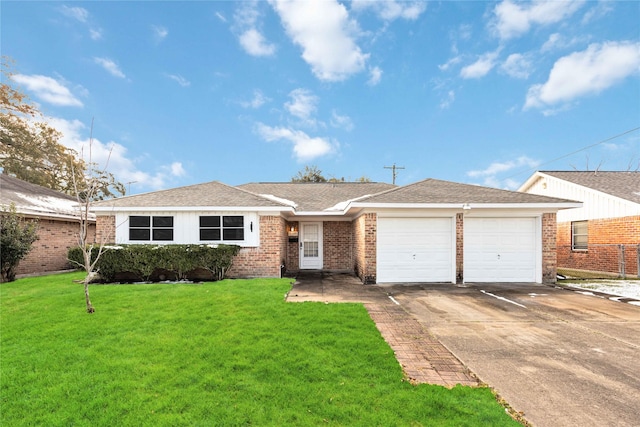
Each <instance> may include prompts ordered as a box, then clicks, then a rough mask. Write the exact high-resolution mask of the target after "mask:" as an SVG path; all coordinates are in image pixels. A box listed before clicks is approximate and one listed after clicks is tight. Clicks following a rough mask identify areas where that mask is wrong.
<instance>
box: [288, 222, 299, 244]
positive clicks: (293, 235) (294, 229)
mask: <svg viewBox="0 0 640 427" xmlns="http://www.w3.org/2000/svg"><path fill="white" fill-rule="evenodd" d="M287 236H289V241H290V242H297V241H298V224H297V223H294V224H289V225H287Z"/></svg>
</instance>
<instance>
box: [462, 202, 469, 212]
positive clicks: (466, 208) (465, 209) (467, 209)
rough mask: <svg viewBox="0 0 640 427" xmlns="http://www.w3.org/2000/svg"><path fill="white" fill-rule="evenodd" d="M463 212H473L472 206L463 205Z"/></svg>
mask: <svg viewBox="0 0 640 427" xmlns="http://www.w3.org/2000/svg"><path fill="white" fill-rule="evenodd" d="M462 210H464V211H470V210H471V205H470V204H469V203H465V204H464V205H462Z"/></svg>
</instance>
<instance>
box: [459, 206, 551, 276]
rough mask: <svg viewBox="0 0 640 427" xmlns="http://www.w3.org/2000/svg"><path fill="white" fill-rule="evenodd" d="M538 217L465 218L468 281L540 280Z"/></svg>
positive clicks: (465, 259) (465, 268) (465, 265)
mask: <svg viewBox="0 0 640 427" xmlns="http://www.w3.org/2000/svg"><path fill="white" fill-rule="evenodd" d="M537 223H538V222H537V221H536V218H465V220H464V273H463V274H464V281H465V282H537V281H539V280H538V279H537V264H538V257H537V256H536V253H537V249H536V248H537V247H538V245H537V243H536V236H537V235H538V233H536V226H537Z"/></svg>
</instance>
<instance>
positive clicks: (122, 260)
mask: <svg viewBox="0 0 640 427" xmlns="http://www.w3.org/2000/svg"><path fill="white" fill-rule="evenodd" d="M239 251H240V247H239V246H235V245H217V246H208V245H118V246H105V247H104V249H103V252H102V255H101V256H100V259H99V260H98V263H97V264H96V270H97V272H98V274H99V275H100V280H101V281H103V282H115V281H128V282H130V281H133V280H140V281H145V282H149V281H153V280H159V279H161V278H166V276H167V274H165V273H167V272H168V273H169V276H172V278H173V279H176V280H185V279H188V278H192V277H194V276H195V275H196V273H197V272H198V270H200V271H202V270H206V271H208V272H209V273H210V277H208V279H212V280H221V279H223V278H224V276H225V274H226V272H227V271H228V270H229V268H231V265H232V263H233V257H234V256H236V255H237V254H238V252H239ZM97 255H98V247H93V248H92V251H91V256H92V261H93V260H95V257H96V256H97ZM68 258H69V261H70V262H71V263H72V264H73V265H77V266H80V265H82V262H83V255H82V248H81V247H79V246H77V247H74V248H71V249H69V252H68ZM131 276H133V278H132V277H131ZM132 279H133V280H132Z"/></svg>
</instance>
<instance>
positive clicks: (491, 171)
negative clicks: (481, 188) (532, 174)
mask: <svg viewBox="0 0 640 427" xmlns="http://www.w3.org/2000/svg"><path fill="white" fill-rule="evenodd" d="M539 164H540V162H539V161H537V160H533V159H531V158H529V157H527V156H520V157H518V158H517V159H515V160H508V161H506V162H493V163H491V164H490V165H489V166H488V167H487V168H486V169H483V170H472V171H469V172H467V176H469V177H471V178H478V179H481V180H482V185H486V186H489V187H494V188H505V189H510V190H515V189H517V188H518V187H519V184H520V183H519V182H517V181H514V180H513V179H511V178H510V177H507V178H500V177H499V175H500V174H504V173H506V172H513V170H514V169H523V168H526V169H535V168H536V167H538V165H539Z"/></svg>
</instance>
